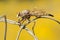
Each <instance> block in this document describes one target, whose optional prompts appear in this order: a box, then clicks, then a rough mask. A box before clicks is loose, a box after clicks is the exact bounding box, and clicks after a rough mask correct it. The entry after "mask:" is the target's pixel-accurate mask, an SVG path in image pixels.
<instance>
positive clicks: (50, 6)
mask: <svg viewBox="0 0 60 40" xmlns="http://www.w3.org/2000/svg"><path fill="white" fill-rule="evenodd" d="M34 7H37V8H38V9H44V10H46V12H47V13H51V14H53V15H54V16H55V17H54V18H55V19H57V20H59V21H60V1H59V0H0V15H3V14H6V16H7V18H8V19H11V20H15V21H17V19H18V18H17V16H16V15H17V13H18V12H19V11H22V10H24V9H29V10H32V9H33V8H34ZM32 26H33V22H32V23H31V24H29V25H28V26H27V27H28V28H29V29H31V28H32ZM7 30H8V31H7V40H16V36H17V34H18V30H19V27H18V25H13V24H9V23H8V29H7ZM34 32H35V34H36V36H37V37H38V39H39V40H60V25H59V24H57V23H56V22H54V21H52V20H49V19H43V18H41V19H37V21H36V25H35V28H34ZM0 40H4V22H0ZM19 40H34V39H33V37H32V36H31V35H29V33H28V32H27V31H26V30H23V31H22V33H21V35H20V38H19Z"/></svg>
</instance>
